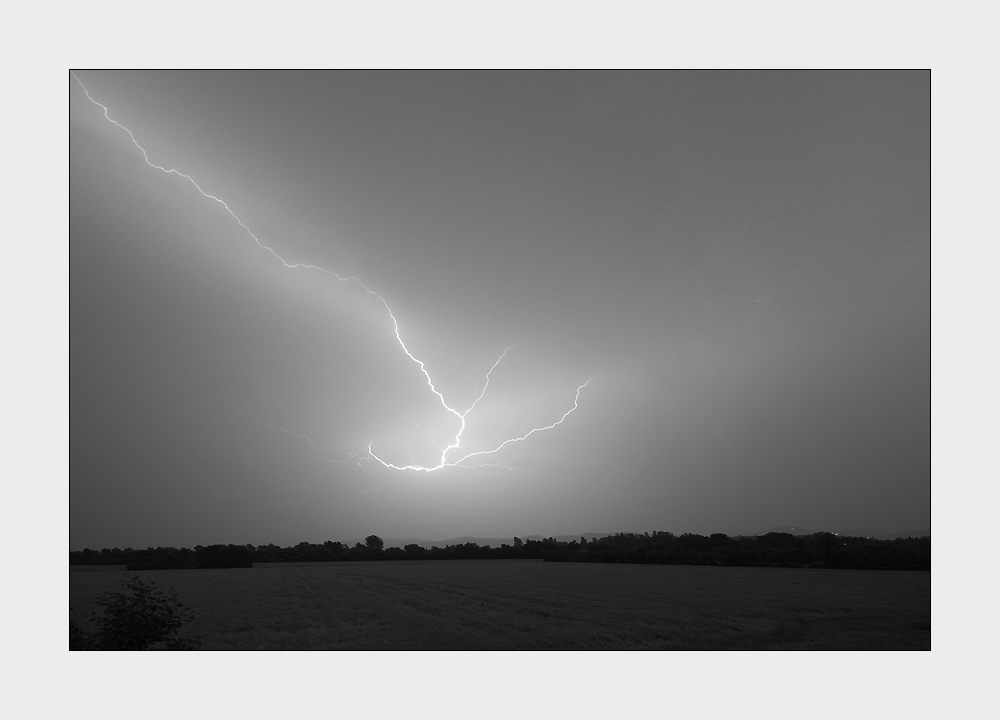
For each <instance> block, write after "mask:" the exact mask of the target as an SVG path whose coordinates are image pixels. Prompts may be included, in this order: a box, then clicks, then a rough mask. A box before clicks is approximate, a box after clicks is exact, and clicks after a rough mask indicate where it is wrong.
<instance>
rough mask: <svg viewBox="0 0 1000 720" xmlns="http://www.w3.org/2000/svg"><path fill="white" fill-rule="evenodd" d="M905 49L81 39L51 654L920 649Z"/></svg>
mask: <svg viewBox="0 0 1000 720" xmlns="http://www.w3.org/2000/svg"><path fill="white" fill-rule="evenodd" d="M930 80H931V76H930V72H929V71H926V70H923V71H921V70H911V71H197V70H196V71H98V70H83V69H81V70H73V71H71V72H70V73H69V83H70V88H69V91H70V273H71V287H70V377H71V384H70V410H71V414H70V432H71V453H70V485H69V491H70V603H71V617H70V621H71V625H70V647H71V648H72V649H104V650H144V649H153V648H177V649H189V650H197V649H202V650H929V649H930V647H931V622H930V609H931V602H930V566H931V553H930V547H931V540H930V536H931V530H930V514H931V513H930V511H931V507H930V463H929V453H930V447H929V438H930V383H929V376H930V226H929V222H930V163H929V153H930V114H929V109H930V106H929V103H930V86H931V83H930ZM140 618H141V619H142V625H141V627H139V626H137V625H136V624H135V623H137V622H139V619H140ZM150 618H154V619H155V622H153V621H151V620H150Z"/></svg>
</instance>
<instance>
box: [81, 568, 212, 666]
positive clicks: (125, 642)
mask: <svg viewBox="0 0 1000 720" xmlns="http://www.w3.org/2000/svg"><path fill="white" fill-rule="evenodd" d="M125 589H126V590H127V591H128V592H116V593H109V594H107V595H105V596H103V597H102V598H101V599H100V600H98V601H97V604H98V606H99V607H101V608H102V609H103V613H102V614H100V615H98V614H97V613H96V612H95V613H92V614H91V618H92V619H93V621H94V624H95V625H96V626H97V631H96V632H95V633H93V634H92V635H90V636H88V635H87V634H86V633H84V632H83V631H82V630H81V629H80V628H79V627H77V626H76V624H75V623H73V622H72V621H71V622H70V649H80V650H87V649H95V650H151V649H159V650H191V649H193V648H194V645H193V644H192V643H191V641H189V640H185V639H183V638H179V637H177V631H178V630H179V629H180V627H181V625H183V624H184V623H185V622H188V621H189V620H191V619H192V618H193V616H194V615H193V613H192V612H191V610H190V609H188V608H187V607H185V606H184V605H183V604H181V603H180V602H179V601H178V600H177V596H176V595H175V594H174V593H172V592H171V593H169V594H168V593H165V592H164V591H162V590H160V589H159V588H157V587H156V583H154V582H153V581H151V580H143V579H142V578H141V577H137V576H129V577H128V578H127V579H126V580H125ZM74 644H75V645H76V647H75V648H74Z"/></svg>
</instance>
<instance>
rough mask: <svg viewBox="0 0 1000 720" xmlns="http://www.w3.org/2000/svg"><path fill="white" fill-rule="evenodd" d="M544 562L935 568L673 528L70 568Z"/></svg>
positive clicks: (256, 551)
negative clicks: (495, 542)
mask: <svg viewBox="0 0 1000 720" xmlns="http://www.w3.org/2000/svg"><path fill="white" fill-rule="evenodd" d="M500 559H505V560H531V559H534V560H545V561H548V562H614V563H643V564H660V565H663V564H668V565H725V566H736V567H739V566H748V567H768V566H770V567H815V568H850V569H856V570H930V568H931V539H930V537H921V538H912V537H911V538H897V539H896V540H877V539H874V538H869V537H848V536H843V535H835V534H833V533H826V532H819V533H815V534H813V535H791V534H790V533H779V532H770V533H767V534H766V535H756V536H732V537H731V536H728V535H724V534H722V533H714V534H712V535H709V536H705V535H696V534H692V533H684V534H683V535H674V534H673V533H670V532H653V533H616V534H614V535H607V536H605V537H602V538H596V539H593V540H587V539H586V538H584V537H581V538H580V540H579V541H576V540H573V541H570V542H566V541H557V540H556V539H555V538H551V537H550V538H546V539H543V540H524V541H522V540H520V539H519V538H514V539H513V543H512V544H510V545H508V544H506V543H503V544H501V545H500V547H491V546H490V545H477V544H476V543H473V542H469V543H464V544H457V545H445V546H444V547H432V548H430V549H427V548H424V547H422V546H420V545H417V544H409V545H406V546H404V547H402V548H400V547H389V548H386V547H385V543H384V542H383V540H382V538H380V537H378V536H377V535H369V536H368V537H367V538H365V542H364V543H363V544H362V543H360V542H359V543H356V544H355V545H354V546H353V547H351V546H349V545H346V544H344V543H340V542H333V541H330V540H327V541H326V542H324V543H322V544H316V543H308V542H300V543H299V544H298V545H291V546H288V547H278V546H277V545H257V546H254V545H208V546H202V545H197V546H195V547H194V549H193V550H192V549H189V548H174V547H157V548H146V549H145V550H135V549H132V548H125V549H124V550H123V549H120V548H112V549H108V548H104V549H102V550H99V551H98V550H91V549H90V548H86V549H84V550H77V551H71V552H70V554H69V562H70V565H126V566H127V569H128V570H167V569H195V568H241V567H253V564H254V563H275V562H327V561H339V562H350V561H359V560H500Z"/></svg>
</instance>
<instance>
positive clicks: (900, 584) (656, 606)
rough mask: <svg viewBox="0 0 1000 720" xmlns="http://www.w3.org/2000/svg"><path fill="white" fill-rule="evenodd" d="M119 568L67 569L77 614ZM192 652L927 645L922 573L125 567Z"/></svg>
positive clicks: (602, 567) (493, 563) (553, 566)
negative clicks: (177, 608)
mask: <svg viewBox="0 0 1000 720" xmlns="http://www.w3.org/2000/svg"><path fill="white" fill-rule="evenodd" d="M125 574H126V573H125V572H124V569H123V568H120V567H113V568H100V569H97V568H88V569H87V570H82V569H80V570H78V569H75V567H72V566H71V571H70V575H69V587H70V598H69V600H70V607H71V608H72V611H73V615H74V617H76V618H77V619H78V621H80V620H83V619H84V618H85V616H86V614H87V613H88V612H89V611H90V610H92V609H94V607H95V601H96V600H97V598H98V597H100V596H101V595H102V594H103V593H105V592H109V591H119V590H121V589H122V588H121V583H122V580H123V578H124V576H125ZM134 574H135V575H139V576H142V577H144V578H146V579H149V580H153V581H154V582H155V583H156V584H157V586H159V587H160V588H161V589H171V588H172V589H173V590H174V591H175V592H176V593H177V596H178V598H179V599H180V601H181V602H182V603H184V604H185V605H187V606H188V607H190V608H191V609H192V610H193V611H194V614H195V619H194V620H193V621H192V622H191V623H189V624H188V625H186V626H185V627H184V628H183V630H182V633H181V634H182V635H183V636H184V637H188V638H192V639H194V640H196V641H197V642H198V643H199V648H200V649H204V650H452V649H454V650H459V649H461V650H820V649H824V650H834V649H837V650H849V649H850V650H930V648H931V578H930V573H929V572H891V571H862V570H819V569H796V568H737V567H703V566H680V565H618V564H593V563H546V562H541V561H532V560H453V561H428V562H352V563H302V564H293V563H289V564H258V565H257V566H255V567H253V568H247V569H227V570H160V571H146V572H137V573H134Z"/></svg>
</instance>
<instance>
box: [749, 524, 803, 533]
mask: <svg viewBox="0 0 1000 720" xmlns="http://www.w3.org/2000/svg"><path fill="white" fill-rule="evenodd" d="M772 532H774V533H788V534H789V535H815V534H816V533H817V532H820V531H819V530H806V529H805V528H801V527H798V526H797V525H781V526H779V527H773V528H768V529H767V530H761V531H760V532H755V533H746V534H747V535H767V534H768V533H772Z"/></svg>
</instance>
